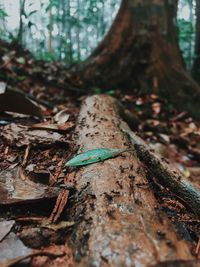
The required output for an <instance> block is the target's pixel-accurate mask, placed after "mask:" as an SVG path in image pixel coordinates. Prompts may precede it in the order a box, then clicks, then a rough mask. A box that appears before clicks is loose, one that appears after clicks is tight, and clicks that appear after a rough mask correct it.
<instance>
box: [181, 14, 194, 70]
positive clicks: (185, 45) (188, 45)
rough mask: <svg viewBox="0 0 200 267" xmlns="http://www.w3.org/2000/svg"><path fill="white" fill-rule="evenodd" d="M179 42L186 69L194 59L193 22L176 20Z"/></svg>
mask: <svg viewBox="0 0 200 267" xmlns="http://www.w3.org/2000/svg"><path fill="white" fill-rule="evenodd" d="M178 26H179V44H180V48H181V51H182V54H183V57H184V59H185V62H186V65H187V67H188V69H190V68H191V66H192V62H193V59H194V51H193V50H194V42H195V29H194V25H193V22H191V21H187V20H185V19H179V20H178Z"/></svg>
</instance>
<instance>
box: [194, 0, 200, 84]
mask: <svg viewBox="0 0 200 267" xmlns="http://www.w3.org/2000/svg"><path fill="white" fill-rule="evenodd" d="M194 54H195V58H194V63H193V67H192V76H193V78H194V79H195V80H196V81H198V82H200V0H196V38H195V51H194Z"/></svg>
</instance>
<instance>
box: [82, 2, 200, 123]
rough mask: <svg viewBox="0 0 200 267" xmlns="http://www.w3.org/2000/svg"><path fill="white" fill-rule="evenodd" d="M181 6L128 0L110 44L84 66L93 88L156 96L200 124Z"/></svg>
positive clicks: (197, 90)
mask: <svg viewBox="0 0 200 267" xmlns="http://www.w3.org/2000/svg"><path fill="white" fill-rule="evenodd" d="M177 2H178V1H177V0H176V1H166V0H148V1H146V0H123V1H122V3H121V7H120V9H119V12H118V14H117V16H116V19H115V20H114V22H113V25H112V26H111V29H110V31H109V32H108V34H107V35H106V37H105V39H104V40H103V41H102V42H101V43H100V44H99V46H98V47H97V48H96V49H95V50H94V51H93V53H92V54H91V56H90V57H89V58H88V59H87V60H86V61H85V62H83V63H82V64H81V65H80V66H79V75H80V76H81V78H82V79H83V80H84V81H86V83H87V84H89V85H90V86H91V87H92V86H99V87H101V88H103V89H108V88H109V89H110V88H118V89H119V88H121V89H122V90H123V89H132V90H133V91H134V89H135V90H139V91H140V92H143V93H144V92H154V93H159V94H160V95H162V96H163V97H166V98H167V99H169V101H171V103H173V104H174V105H176V107H177V108H179V109H181V110H182V109H185V110H188V111H189V112H190V113H191V114H192V115H193V116H194V117H196V118H198V119H199V118H200V109H199V102H200V87H199V86H198V85H197V84H196V83H195V82H194V81H193V80H192V78H191V77H190V76H189V75H188V74H187V72H186V71H185V69H184V67H183V59H182V56H181V53H180V50H179V47H178V38H177V30H176V26H175V20H176V10H177Z"/></svg>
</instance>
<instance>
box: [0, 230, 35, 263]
mask: <svg viewBox="0 0 200 267" xmlns="http://www.w3.org/2000/svg"><path fill="white" fill-rule="evenodd" d="M31 253H32V249H29V248H27V247H26V246H25V245H24V244H23V243H22V241H21V240H20V239H19V238H18V237H17V236H16V235H15V234H14V233H10V234H9V235H8V236H7V238H6V239H4V240H3V242H1V243H0V267H6V266H10V264H11V263H12V262H13V261H15V260H16V259H18V258H19V257H26V256H28V255H30V254H31Z"/></svg>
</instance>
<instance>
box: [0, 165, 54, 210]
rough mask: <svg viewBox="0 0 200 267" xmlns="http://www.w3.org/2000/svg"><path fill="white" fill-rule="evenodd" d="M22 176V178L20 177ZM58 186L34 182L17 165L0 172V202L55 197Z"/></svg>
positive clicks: (23, 201)
mask: <svg viewBox="0 0 200 267" xmlns="http://www.w3.org/2000/svg"><path fill="white" fill-rule="evenodd" d="M22 178H23V179H22ZM58 193H59V189H58V188H53V187H49V186H46V185H44V184H41V183H34V182H33V181H31V180H29V177H27V176H26V179H24V175H23V176H22V170H21V169H20V168H18V167H16V168H14V169H7V170H5V171H2V172H1V173H0V204H4V205H6V204H13V203H15V204H20V203H27V202H33V201H38V200H43V199H46V198H53V197H56V196H57V195H58Z"/></svg>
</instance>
